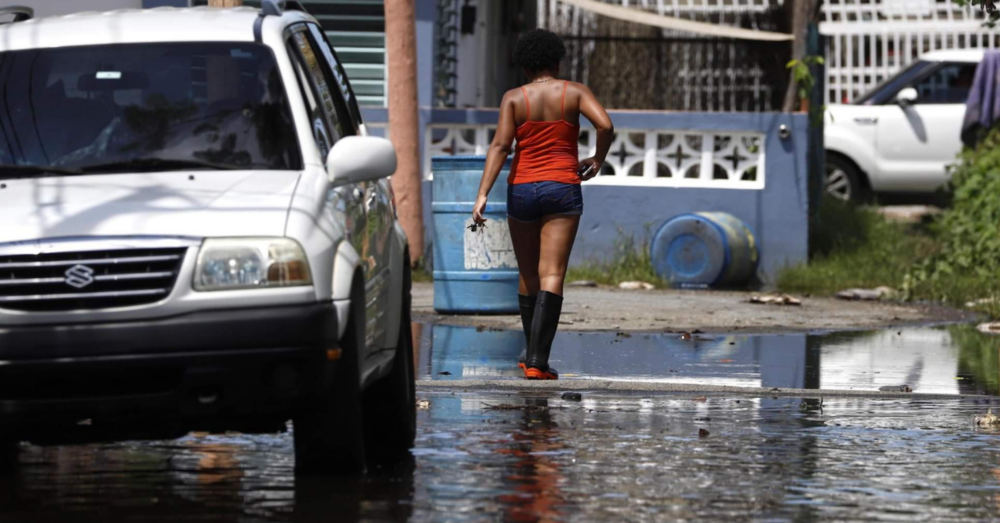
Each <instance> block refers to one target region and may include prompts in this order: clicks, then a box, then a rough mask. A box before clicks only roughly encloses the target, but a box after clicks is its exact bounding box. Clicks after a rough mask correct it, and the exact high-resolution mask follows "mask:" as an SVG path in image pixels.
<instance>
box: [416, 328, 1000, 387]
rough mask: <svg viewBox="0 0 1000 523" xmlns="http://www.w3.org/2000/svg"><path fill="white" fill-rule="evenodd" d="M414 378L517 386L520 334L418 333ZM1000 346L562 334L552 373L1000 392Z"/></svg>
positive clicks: (950, 331) (966, 336)
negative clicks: (491, 381) (509, 381)
mask: <svg viewBox="0 0 1000 523" xmlns="http://www.w3.org/2000/svg"><path fill="white" fill-rule="evenodd" d="M419 332H420V338H421V349H420V357H419V367H418V375H419V376H418V377H419V378H422V379H435V380H456V379H506V378H509V379H519V378H521V377H522V376H523V374H522V372H521V371H520V370H519V369H518V368H517V366H516V358H517V355H518V353H520V351H521V349H522V348H523V347H524V336H523V334H522V333H520V332H518V331H495V330H483V329H476V328H472V327H456V326H447V325H429V324H427V325H421V326H420V329H419ZM998 348H1000V337H993V336H987V335H984V334H981V333H979V332H978V331H976V329H975V328H974V327H973V326H968V325H960V326H951V327H942V328H905V329H894V330H887V331H874V332H850V333H834V334H821V335H806V334H788V335H706V334H698V335H695V336H694V339H690V340H685V339H681V336H680V335H679V334H671V333H665V334H635V335H631V336H628V335H624V336H623V335H620V334H615V333H578V332H560V333H558V334H557V336H556V340H555V343H554V345H553V349H552V360H551V361H550V364H551V365H552V366H553V367H555V368H556V369H558V370H559V372H560V373H561V376H562V378H563V379H602V380H642V381H652V382H667V383H699V384H710V385H730V386H741V387H767V388H771V387H779V388H805V389H839V390H872V391H874V390H878V389H879V388H880V387H884V386H898V385H903V384H906V385H909V386H910V387H911V388H912V389H913V391H914V392H923V393H934V394H991V395H997V394H998V392H1000V390H998V389H1000V379H998V375H1000V361H998Z"/></svg>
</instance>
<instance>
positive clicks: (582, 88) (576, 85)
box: [567, 81, 594, 96]
mask: <svg viewBox="0 0 1000 523" xmlns="http://www.w3.org/2000/svg"><path fill="white" fill-rule="evenodd" d="M567 89H573V90H574V91H576V92H578V93H580V94H581V95H590V96H593V95H594V93H593V92H592V91H591V90H590V88H589V87H587V86H586V85H585V84H581V83H580V82H573V81H570V82H569V83H568V85H567Z"/></svg>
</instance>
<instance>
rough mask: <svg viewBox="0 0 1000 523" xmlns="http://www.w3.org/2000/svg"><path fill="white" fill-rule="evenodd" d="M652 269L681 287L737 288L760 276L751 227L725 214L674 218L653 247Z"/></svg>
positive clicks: (712, 213)
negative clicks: (758, 274) (754, 276)
mask: <svg viewBox="0 0 1000 523" xmlns="http://www.w3.org/2000/svg"><path fill="white" fill-rule="evenodd" d="M650 250H651V253H650V255H651V258H652V263H653V269H654V270H655V271H656V274H658V275H659V276H660V277H661V278H663V279H664V280H666V281H668V282H670V283H672V284H673V285H675V286H678V287H735V286H739V285H742V284H745V283H747V281H749V280H750V278H752V277H753V275H754V274H755V273H756V272H757V262H758V257H759V256H758V252H757V241H756V239H755V238H754V235H753V232H752V231H751V230H750V227H749V226H747V224H745V223H744V222H743V221H741V220H740V219H739V218H736V217H735V216H733V215H731V214H727V213H722V212H701V213H694V214H682V215H679V216H675V217H673V218H671V219H669V220H667V221H666V222H664V224H663V225H661V226H660V228H659V230H657V231H656V234H655V235H654V236H653V242H652V245H651V246H650Z"/></svg>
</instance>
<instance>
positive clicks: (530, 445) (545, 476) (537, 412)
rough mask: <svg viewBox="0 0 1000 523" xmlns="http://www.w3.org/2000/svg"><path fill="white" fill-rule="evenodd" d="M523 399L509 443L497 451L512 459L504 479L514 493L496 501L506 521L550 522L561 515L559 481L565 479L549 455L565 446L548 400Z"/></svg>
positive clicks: (502, 496)
mask: <svg viewBox="0 0 1000 523" xmlns="http://www.w3.org/2000/svg"><path fill="white" fill-rule="evenodd" d="M522 401H523V404H522V405H519V406H518V407H520V409H521V413H522V414H521V418H520V420H518V424H517V431H516V432H514V433H513V435H512V439H511V441H510V446H509V447H507V448H500V449H498V450H497V452H498V453H500V454H506V455H509V456H512V457H513V458H514V459H515V461H514V462H512V463H511V464H510V473H509V474H507V475H506V476H505V478H504V479H505V480H506V481H505V483H507V484H508V485H509V486H508V489H509V490H510V491H512V492H513V493H511V494H503V495H500V496H498V500H499V501H500V502H501V504H502V505H503V506H504V520H505V521H552V520H555V519H559V518H560V516H561V514H560V512H559V506H560V505H561V504H562V503H563V501H562V499H561V497H560V496H561V494H560V490H559V484H560V483H562V482H563V481H564V478H563V476H562V473H561V471H560V469H561V466H560V465H559V464H558V463H556V462H555V461H554V460H553V459H552V457H553V456H556V455H558V454H560V453H562V451H563V450H564V449H566V446H565V445H564V444H562V443H561V442H560V441H559V440H560V438H559V427H558V426H557V425H556V423H555V421H554V420H553V419H552V415H551V412H550V410H549V402H548V400H547V399H531V398H528V399H524V400H522Z"/></svg>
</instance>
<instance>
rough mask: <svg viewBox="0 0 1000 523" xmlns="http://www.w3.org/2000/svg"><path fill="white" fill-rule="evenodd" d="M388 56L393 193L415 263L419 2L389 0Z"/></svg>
mask: <svg viewBox="0 0 1000 523" xmlns="http://www.w3.org/2000/svg"><path fill="white" fill-rule="evenodd" d="M385 48H386V49H385V52H386V60H387V62H388V64H389V71H388V75H389V81H388V82H387V86H386V89H387V90H388V101H389V139H390V140H392V143H393V145H395V146H396V174H394V175H393V176H392V191H393V194H394V195H395V199H396V213H397V215H398V216H399V223H400V225H402V226H403V230H404V231H406V236H407V238H408V239H409V241H410V259H411V261H412V262H413V263H416V261H417V260H418V259H420V258H421V257H422V256H423V254H424V215H423V201H422V200H421V196H420V193H421V183H422V176H421V172H420V129H419V127H420V121H419V118H418V114H419V113H418V110H417V103H418V102H417V18H416V5H415V0H385Z"/></svg>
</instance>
